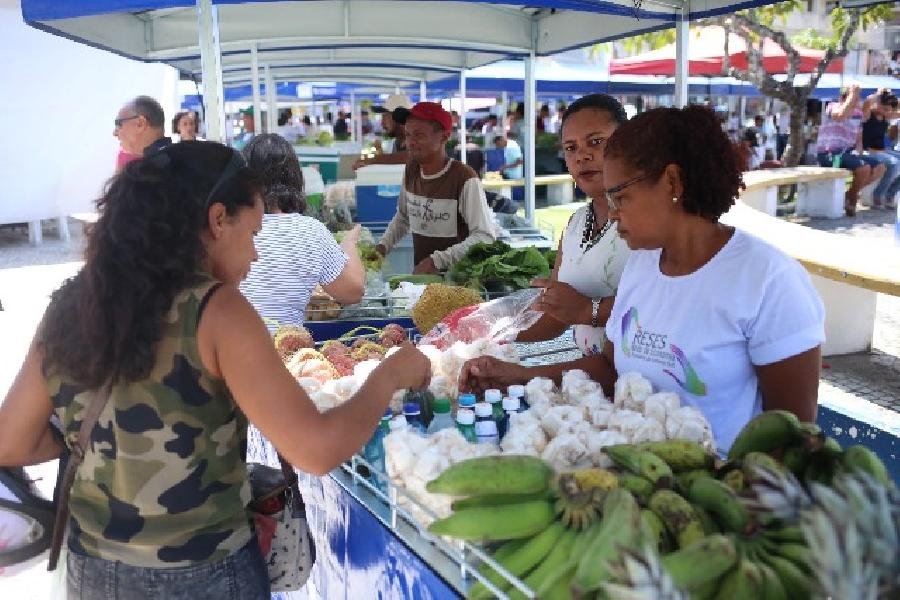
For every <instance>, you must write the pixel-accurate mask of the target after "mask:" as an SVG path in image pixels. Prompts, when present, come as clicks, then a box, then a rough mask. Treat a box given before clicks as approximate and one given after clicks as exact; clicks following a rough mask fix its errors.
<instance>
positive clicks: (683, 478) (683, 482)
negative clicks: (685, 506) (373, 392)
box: [675, 469, 713, 494]
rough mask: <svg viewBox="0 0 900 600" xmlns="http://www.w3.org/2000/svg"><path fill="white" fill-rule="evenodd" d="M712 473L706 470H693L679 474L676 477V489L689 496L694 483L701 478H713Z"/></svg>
mask: <svg viewBox="0 0 900 600" xmlns="http://www.w3.org/2000/svg"><path fill="white" fill-rule="evenodd" d="M712 476H713V475H712V473H710V472H709V471H707V470H705V469H693V470H691V471H684V472H683V473H678V474H677V475H676V476H675V487H676V488H677V489H678V491H679V492H681V493H682V494H687V493H688V492H690V491H691V486H692V485H694V482H695V481H696V480H697V479H699V478H701V477H705V478H710V477H712Z"/></svg>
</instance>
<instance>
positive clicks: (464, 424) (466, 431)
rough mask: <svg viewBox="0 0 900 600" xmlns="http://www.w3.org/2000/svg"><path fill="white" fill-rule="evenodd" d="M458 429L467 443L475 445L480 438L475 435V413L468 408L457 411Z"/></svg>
mask: <svg viewBox="0 0 900 600" xmlns="http://www.w3.org/2000/svg"><path fill="white" fill-rule="evenodd" d="M456 428H457V429H459V432H460V433H461V434H462V436H463V437H464V438H465V440H466V441H467V442H470V443H472V444H475V443H477V442H478V436H477V435H475V413H474V412H472V410H470V409H468V408H460V409H459V410H458V411H456Z"/></svg>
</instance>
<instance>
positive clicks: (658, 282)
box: [461, 106, 825, 453]
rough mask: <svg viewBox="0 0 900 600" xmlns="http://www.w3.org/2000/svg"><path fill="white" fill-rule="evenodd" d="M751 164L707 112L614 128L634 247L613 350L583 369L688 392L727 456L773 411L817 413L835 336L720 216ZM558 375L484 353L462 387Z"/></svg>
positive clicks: (616, 215)
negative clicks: (827, 341) (825, 355)
mask: <svg viewBox="0 0 900 600" xmlns="http://www.w3.org/2000/svg"><path fill="white" fill-rule="evenodd" d="M739 162H740V161H739V159H738V158H737V156H736V154H735V152H734V150H733V147H732V145H731V143H730V142H729V140H728V139H727V137H726V135H725V134H724V133H722V131H721V129H720V128H719V126H718V124H717V122H716V120H715V117H714V115H713V114H712V113H711V112H710V111H709V110H708V109H705V108H703V107H697V106H691V107H687V108H684V109H676V108H660V109H655V110H651V111H649V112H647V113H644V114H642V115H640V116H638V117H636V118H635V119H632V120H631V121H629V122H627V123H625V124H624V125H622V126H620V127H619V129H618V130H617V131H616V133H615V134H613V136H612V138H611V139H610V141H609V144H608V145H607V148H606V155H605V160H604V171H603V172H604V180H605V182H606V185H607V195H608V199H609V205H610V215H611V218H612V219H613V220H614V221H616V222H617V223H618V226H619V235H621V236H622V238H623V239H624V240H625V241H626V242H627V243H628V245H629V247H630V248H631V249H632V253H631V256H630V257H629V260H628V264H627V265H626V267H625V272H624V274H623V275H622V280H621V282H620V284H619V289H618V293H617V295H616V302H615V305H614V306H613V310H612V313H611V314H610V317H609V321H608V323H607V326H606V332H607V336H608V342H607V344H606V347H605V349H604V352H603V353H602V354H600V355H598V356H595V357H587V358H585V359H582V361H579V363H578V366H579V368H583V369H585V370H586V371H588V372H589V373H590V374H591V376H592V377H593V378H594V379H596V380H597V381H599V382H600V383H601V384H602V385H603V387H604V390H605V391H606V392H607V393H608V394H611V393H612V387H613V383H614V382H615V379H616V377H617V373H627V372H638V373H641V374H642V375H643V376H644V377H646V378H647V379H649V380H650V381H651V383H653V385H654V387H655V388H656V389H659V390H664V391H672V392H676V393H678V394H679V395H680V397H681V399H682V401H683V402H684V403H686V404H690V405H693V406H696V407H697V408H699V409H700V410H701V411H702V412H703V413H704V415H705V416H706V417H707V419H709V421H710V424H711V425H712V428H713V434H714V436H715V439H716V445H717V449H718V451H719V452H720V453H724V452H727V450H728V448H730V446H731V444H732V442H733V441H734V438H735V436H736V435H737V433H738V432H739V431H740V429H741V428H742V427H743V426H744V425H745V424H746V423H747V422H748V421H749V420H750V419H751V418H752V417H753V416H754V415H756V414H757V413H759V412H760V411H762V410H772V409H784V410H788V411H791V412H793V413H795V414H796V415H797V416H798V417H799V418H800V419H802V420H807V421H812V420H815V416H816V405H817V394H818V385H819V367H820V364H821V344H822V342H823V341H824V338H825V334H824V323H825V312H824V309H823V306H822V301H821V299H820V298H819V296H818V294H817V293H816V291H815V290H814V289H813V287H812V284H811V282H810V279H809V276H808V275H807V273H806V272H805V271H804V270H803V268H802V267H801V266H800V265H799V264H798V263H797V262H796V261H795V260H793V259H792V258H789V257H788V256H786V255H785V254H783V253H782V252H781V251H779V250H777V249H776V248H774V247H772V246H771V245H769V244H768V243H766V242H763V241H762V240H760V239H758V238H755V237H753V236H751V235H749V234H747V233H744V232H743V231H740V230H736V229H734V228H732V227H728V226H726V225H723V224H722V223H720V222H719V218H720V217H721V216H722V215H723V214H724V213H725V212H726V211H727V210H728V208H729V207H730V206H731V205H732V204H733V203H734V200H735V198H736V197H737V195H738V191H739V189H740V187H741V186H742V185H743V183H742V179H741V166H742V165H740V164H739ZM547 373H549V371H548V370H547V369H545V368H543V367H538V368H534V369H525V368H523V367H519V366H517V365H507V364H505V363H500V362H499V361H494V360H490V359H487V360H484V359H476V360H474V361H471V362H470V363H467V365H466V366H465V367H464V369H463V375H462V380H461V385H462V387H464V388H470V387H472V388H481V387H484V386H487V387H496V385H497V384H498V383H501V382H502V383H506V382H507V381H510V380H515V382H519V381H521V380H524V379H530V378H532V377H536V376H543V375H545V374H547ZM507 385H508V383H507Z"/></svg>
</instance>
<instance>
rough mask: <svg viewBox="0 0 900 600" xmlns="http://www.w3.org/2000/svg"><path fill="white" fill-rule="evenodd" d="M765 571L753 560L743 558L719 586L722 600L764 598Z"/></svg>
mask: <svg viewBox="0 0 900 600" xmlns="http://www.w3.org/2000/svg"><path fill="white" fill-rule="evenodd" d="M763 577H764V575H763V573H762V572H761V571H760V570H759V567H757V566H756V563H754V562H753V561H751V560H747V559H742V560H740V561H739V562H738V565H737V567H735V569H734V571H732V572H731V573H729V574H728V576H727V577H726V578H725V580H724V581H723V582H722V587H720V588H719V594H718V596H716V597H717V598H721V600H760V599H761V598H763V595H762V594H763Z"/></svg>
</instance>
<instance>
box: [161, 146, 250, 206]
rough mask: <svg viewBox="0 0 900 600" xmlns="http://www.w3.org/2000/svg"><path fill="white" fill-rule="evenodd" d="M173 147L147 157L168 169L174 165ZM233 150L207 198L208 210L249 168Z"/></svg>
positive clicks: (238, 153)
mask: <svg viewBox="0 0 900 600" xmlns="http://www.w3.org/2000/svg"><path fill="white" fill-rule="evenodd" d="M171 147H172V146H165V147H164V148H161V149H160V150H159V151H158V152H156V153H155V154H152V155H150V156H148V157H147V160H149V161H151V162H152V163H153V164H155V165H157V166H159V167H167V166H169V165H170V164H172V157H171V156H170V155H169V153H168V150H169V148H171ZM229 150H231V158H230V159H229V160H228V164H227V165H225V169H224V170H223V171H222V174H221V175H219V178H218V179H216V183H215V184H213V187H212V189H211V190H210V191H209V194H208V195H207V196H206V202H205V203H204V205H205V206H206V207H207V208H208V207H209V206H210V205H211V204H212V203H213V201H214V199H215V197H216V196H218V194H219V192H220V191H221V190H222V188H223V187H224V186H225V184H227V183H228V181H229V180H230V179H231V178H232V177H234V176H235V175H237V173H238V172H239V171H240V170H241V169H243V168H245V167H246V166H247V161H246V160H244V156H243V155H242V154H241V153H240V152H238V151H237V150H235V149H233V148H229Z"/></svg>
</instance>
